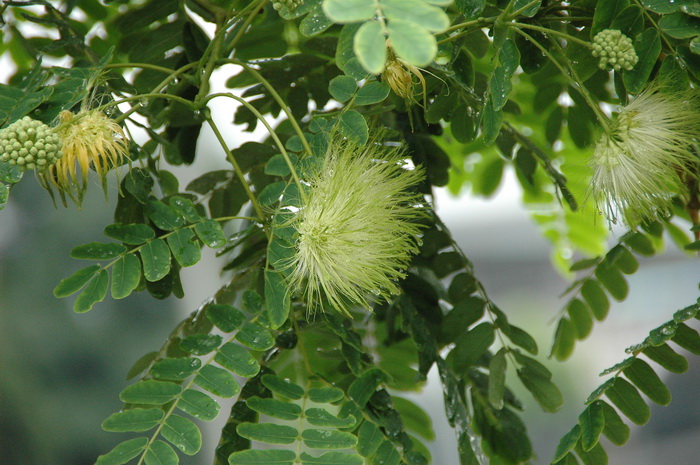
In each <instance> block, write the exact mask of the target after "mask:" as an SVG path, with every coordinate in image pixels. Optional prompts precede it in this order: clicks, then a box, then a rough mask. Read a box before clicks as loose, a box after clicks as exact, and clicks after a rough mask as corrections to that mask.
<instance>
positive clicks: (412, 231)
mask: <svg viewBox="0 0 700 465" xmlns="http://www.w3.org/2000/svg"><path fill="white" fill-rule="evenodd" d="M422 178H423V170H422V169H420V168H415V169H412V170H409V169H406V168H405V167H404V166H403V157H402V151H401V149H400V148H398V147H389V146H386V145H383V144H382V143H380V142H378V141H376V140H374V141H373V140H370V141H369V142H368V143H367V145H366V146H364V147H358V146H356V145H354V144H352V143H349V142H347V141H339V140H334V141H333V142H331V144H330V147H329V149H328V152H327V154H326V158H325V160H324V162H323V165H322V166H321V167H320V168H318V169H317V170H316V171H315V172H314V173H313V174H312V175H311V177H310V179H309V180H308V181H309V184H310V188H309V192H308V196H307V199H306V202H305V203H304V205H303V206H302V207H301V208H300V209H299V211H298V213H297V214H296V217H295V218H294V220H293V226H294V227H295V228H296V230H297V233H298V239H297V242H296V244H295V253H294V256H293V258H292V260H291V262H290V268H291V270H292V271H291V273H290V277H289V280H290V284H291V286H292V287H293V288H294V289H296V290H299V291H301V292H302V294H303V297H304V300H305V301H306V302H307V303H308V305H309V309H310V310H312V311H313V310H315V309H317V308H319V307H321V301H322V298H323V297H325V298H326V299H327V301H328V303H329V304H330V305H331V306H332V307H334V308H336V309H337V310H339V311H341V312H343V313H346V314H348V313H349V312H348V309H349V308H350V307H352V306H362V307H365V308H369V304H370V300H371V299H372V298H375V297H380V298H388V297H389V296H391V295H393V294H397V293H398V292H399V288H398V285H397V283H396V281H397V280H398V279H401V278H403V277H404V276H405V274H404V271H405V269H406V267H407V266H408V264H409V262H410V259H411V255H412V254H414V253H416V252H417V251H418V244H419V238H418V236H419V233H420V229H421V226H420V225H419V224H418V223H417V222H416V221H415V220H416V219H419V218H421V217H422V216H424V215H425V208H424V205H423V202H424V200H423V199H422V198H421V196H420V195H418V194H416V193H413V192H410V191H409V189H411V188H412V187H414V186H415V185H416V184H418V183H419V182H420V181H421V179H422Z"/></svg>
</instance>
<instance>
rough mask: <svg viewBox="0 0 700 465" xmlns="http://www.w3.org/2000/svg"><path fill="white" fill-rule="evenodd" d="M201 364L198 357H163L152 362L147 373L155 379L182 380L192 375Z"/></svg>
mask: <svg viewBox="0 0 700 465" xmlns="http://www.w3.org/2000/svg"><path fill="white" fill-rule="evenodd" d="M201 366H202V361H201V360H199V359H198V358H190V357H179V358H164V359H161V360H158V361H157V362H156V363H154V364H153V367H152V368H151V370H150V371H149V374H150V375H151V376H153V377H154V378H156V379H162V380H168V381H182V380H185V379H187V378H188V377H190V376H191V375H193V374H194V373H196V372H197V370H199V368H200V367H201Z"/></svg>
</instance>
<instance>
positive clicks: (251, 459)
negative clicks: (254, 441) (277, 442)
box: [228, 449, 297, 465]
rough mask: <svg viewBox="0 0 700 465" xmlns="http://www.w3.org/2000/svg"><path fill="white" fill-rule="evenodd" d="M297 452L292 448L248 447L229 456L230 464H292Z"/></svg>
mask: <svg viewBox="0 0 700 465" xmlns="http://www.w3.org/2000/svg"><path fill="white" fill-rule="evenodd" d="M296 458H297V454H295V453H294V452H292V451H290V450H255V449H247V450H242V451H239V452H234V453H233V454H231V456H230V457H229V458H228V463H229V464H230V465H292V462H294V460H295V459H296Z"/></svg>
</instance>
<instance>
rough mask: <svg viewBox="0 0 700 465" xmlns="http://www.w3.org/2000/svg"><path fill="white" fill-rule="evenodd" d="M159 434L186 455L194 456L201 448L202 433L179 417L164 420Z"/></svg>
mask: <svg viewBox="0 0 700 465" xmlns="http://www.w3.org/2000/svg"><path fill="white" fill-rule="evenodd" d="M161 434H162V435H163V437H164V438H165V439H167V440H168V441H169V442H170V443H171V444H172V445H173V446H175V447H177V448H178V449H180V450H181V451H182V452H183V453H185V454H187V455H194V454H196V453H197V452H199V449H201V447H202V433H201V432H200V431H199V428H198V427H197V425H195V424H194V423H192V421H191V420H188V419H187V418H185V417H181V416H179V415H170V416H169V417H168V418H167V419H166V420H165V425H163V430H162V431H161Z"/></svg>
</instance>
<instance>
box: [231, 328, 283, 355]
mask: <svg viewBox="0 0 700 465" xmlns="http://www.w3.org/2000/svg"><path fill="white" fill-rule="evenodd" d="M236 340H237V341H238V342H240V343H241V344H243V345H244V346H246V347H248V348H249V349H253V350H267V349H270V348H272V347H274V345H275V339H274V338H273V337H272V334H270V332H269V331H268V330H266V329H265V328H263V327H262V326H260V325H259V324H257V323H249V322H246V323H244V324H243V327H242V328H241V330H240V331H239V332H238V334H236Z"/></svg>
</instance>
